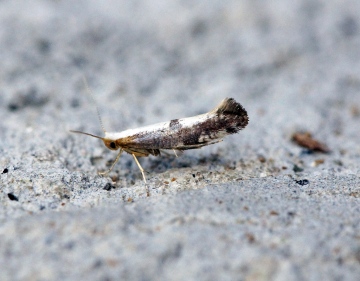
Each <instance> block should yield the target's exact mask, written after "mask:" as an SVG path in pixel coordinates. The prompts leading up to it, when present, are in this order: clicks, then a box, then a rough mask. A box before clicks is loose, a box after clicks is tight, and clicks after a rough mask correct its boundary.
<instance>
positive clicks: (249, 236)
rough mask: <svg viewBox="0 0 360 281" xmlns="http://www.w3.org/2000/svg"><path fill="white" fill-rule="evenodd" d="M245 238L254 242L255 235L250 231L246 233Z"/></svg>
mask: <svg viewBox="0 0 360 281" xmlns="http://www.w3.org/2000/svg"><path fill="white" fill-rule="evenodd" d="M246 238H247V240H248V242H249V243H254V242H255V236H254V234H252V233H246Z"/></svg>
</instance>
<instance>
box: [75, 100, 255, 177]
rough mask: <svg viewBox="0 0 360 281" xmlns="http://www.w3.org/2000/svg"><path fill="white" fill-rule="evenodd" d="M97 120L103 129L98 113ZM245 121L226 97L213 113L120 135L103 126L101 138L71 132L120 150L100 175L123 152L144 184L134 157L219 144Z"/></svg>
mask: <svg viewBox="0 0 360 281" xmlns="http://www.w3.org/2000/svg"><path fill="white" fill-rule="evenodd" d="M98 117H99V120H100V124H101V126H102V127H103V125H102V121H101V118H100V114H99V111H98ZM248 122H249V117H248V115H247V112H246V110H245V109H244V107H243V106H242V105H241V104H240V103H238V102H236V101H235V100H234V99H233V98H226V99H224V100H223V101H222V102H221V103H220V104H219V105H218V106H217V107H215V108H214V109H213V110H211V111H209V112H207V113H204V114H201V115H197V116H194V117H187V118H182V119H173V120H171V121H167V122H162V123H157V124H154V125H150V126H145V127H140V128H136V129H129V130H125V131H122V132H106V131H105V129H104V127H103V131H104V133H105V136H104V137H100V136H96V135H93V134H89V133H85V132H81V131H74V130H71V131H70V132H72V133H77V134H83V135H88V136H91V137H94V138H98V139H101V140H102V141H103V142H104V144H105V146H106V147H107V148H108V149H110V150H119V152H118V155H117V157H116V159H115V161H114V162H113V164H112V165H111V167H110V168H109V169H108V170H107V171H106V172H102V173H99V174H101V175H106V174H108V173H109V172H110V171H111V170H112V168H113V167H114V166H115V164H116V162H117V161H118V160H119V158H120V155H121V153H122V152H124V151H125V152H127V153H129V154H131V155H132V156H133V157H134V160H135V162H136V164H137V165H138V167H139V169H140V171H141V174H142V176H143V179H144V182H145V184H146V178H145V174H144V169H143V168H142V167H141V165H140V163H139V161H138V159H137V157H146V156H149V155H154V156H159V155H160V154H161V151H166V150H173V151H174V153H175V155H176V156H177V152H182V151H184V150H188V149H197V148H201V147H203V146H206V145H210V144H214V143H217V142H220V141H222V140H223V138H224V137H225V136H227V135H231V134H235V133H238V132H239V131H240V130H241V129H243V128H245V127H246V125H247V124H248Z"/></svg>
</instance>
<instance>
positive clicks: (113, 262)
mask: <svg viewBox="0 0 360 281" xmlns="http://www.w3.org/2000/svg"><path fill="white" fill-rule="evenodd" d="M106 263H107V265H108V266H110V267H115V266H117V265H118V263H119V262H118V260H116V259H107V260H106Z"/></svg>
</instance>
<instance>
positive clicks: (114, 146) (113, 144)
mask: <svg viewBox="0 0 360 281" xmlns="http://www.w3.org/2000/svg"><path fill="white" fill-rule="evenodd" d="M110 147H111V148H114V149H115V148H116V145H115V142H113V141H112V142H111V143H110Z"/></svg>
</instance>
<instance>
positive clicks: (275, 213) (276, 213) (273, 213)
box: [270, 210, 279, 216]
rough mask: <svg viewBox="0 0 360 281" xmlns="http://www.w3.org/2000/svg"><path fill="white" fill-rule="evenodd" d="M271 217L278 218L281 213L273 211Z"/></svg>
mask: <svg viewBox="0 0 360 281" xmlns="http://www.w3.org/2000/svg"><path fill="white" fill-rule="evenodd" d="M270 215H271V216H278V215H279V213H278V212H276V211H274V210H272V211H270Z"/></svg>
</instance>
